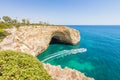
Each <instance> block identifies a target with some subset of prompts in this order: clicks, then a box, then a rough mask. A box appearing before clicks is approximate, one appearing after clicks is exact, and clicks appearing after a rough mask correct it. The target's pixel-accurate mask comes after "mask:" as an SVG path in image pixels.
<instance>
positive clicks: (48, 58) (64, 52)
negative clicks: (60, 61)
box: [42, 48, 87, 62]
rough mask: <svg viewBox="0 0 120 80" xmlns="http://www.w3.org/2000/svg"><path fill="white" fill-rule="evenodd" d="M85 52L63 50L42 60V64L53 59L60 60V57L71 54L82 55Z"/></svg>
mask: <svg viewBox="0 0 120 80" xmlns="http://www.w3.org/2000/svg"><path fill="white" fill-rule="evenodd" d="M86 51H87V49H86V48H79V49H71V50H63V51H59V52H56V53H53V54H51V55H49V56H47V57H45V58H44V59H43V60H42V62H46V61H48V60H51V59H54V58H60V57H64V56H67V55H71V54H78V53H83V52H86Z"/></svg>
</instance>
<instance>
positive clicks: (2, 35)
mask: <svg viewBox="0 0 120 80" xmlns="http://www.w3.org/2000/svg"><path fill="white" fill-rule="evenodd" d="M7 35H9V33H8V32H6V31H4V30H3V29H0V42H1V41H2V40H3V39H4V38H5V37H6V36H7Z"/></svg>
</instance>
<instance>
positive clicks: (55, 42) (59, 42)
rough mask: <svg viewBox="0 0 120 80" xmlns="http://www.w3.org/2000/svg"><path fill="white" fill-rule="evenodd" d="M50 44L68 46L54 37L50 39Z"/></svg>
mask: <svg viewBox="0 0 120 80" xmlns="http://www.w3.org/2000/svg"><path fill="white" fill-rule="evenodd" d="M50 44H65V45H70V44H69V43H67V42H65V41H61V40H59V39H57V38H55V37H52V39H51V41H50Z"/></svg>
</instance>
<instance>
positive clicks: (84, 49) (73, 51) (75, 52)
mask: <svg viewBox="0 0 120 80" xmlns="http://www.w3.org/2000/svg"><path fill="white" fill-rule="evenodd" d="M86 51H87V49H86V48H80V49H71V54H77V53H83V52H86Z"/></svg>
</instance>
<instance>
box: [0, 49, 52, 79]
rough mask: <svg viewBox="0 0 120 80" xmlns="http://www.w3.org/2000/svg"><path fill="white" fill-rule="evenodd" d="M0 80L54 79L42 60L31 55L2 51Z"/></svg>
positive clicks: (0, 53)
mask: <svg viewBox="0 0 120 80" xmlns="http://www.w3.org/2000/svg"><path fill="white" fill-rule="evenodd" d="M0 80H52V78H51V76H49V75H48V73H47V72H46V70H45V69H44V68H43V64H42V62H40V61H38V60H37V59H36V58H35V57H32V56H31V55H28V54H25V53H21V52H14V51H10V50H7V51H0Z"/></svg>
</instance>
